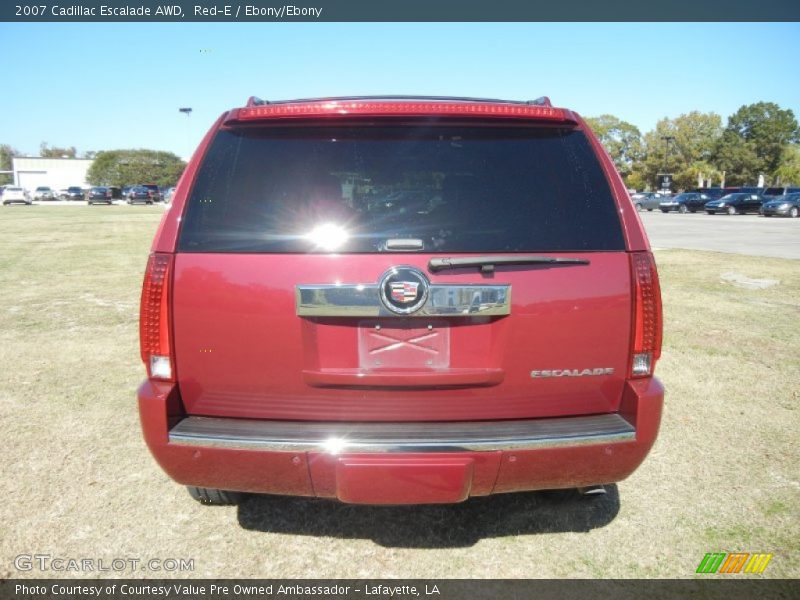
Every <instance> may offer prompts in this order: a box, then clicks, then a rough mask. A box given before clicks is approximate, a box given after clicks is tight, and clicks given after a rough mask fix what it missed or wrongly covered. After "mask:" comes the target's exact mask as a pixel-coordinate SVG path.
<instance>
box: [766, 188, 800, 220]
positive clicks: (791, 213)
mask: <svg viewBox="0 0 800 600" xmlns="http://www.w3.org/2000/svg"><path fill="white" fill-rule="evenodd" d="M761 214H762V215H764V216H765V217H778V216H780V217H795V218H796V217H797V216H798V215H800V192H795V193H794V194H786V195H784V196H778V197H777V198H772V199H769V200H767V201H766V202H764V204H762V205H761Z"/></svg>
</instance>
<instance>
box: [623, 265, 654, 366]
mask: <svg viewBox="0 0 800 600" xmlns="http://www.w3.org/2000/svg"><path fill="white" fill-rule="evenodd" d="M631 271H632V273H633V294H634V298H633V343H632V345H631V360H630V376H631V377H650V376H651V375H652V374H653V370H654V369H655V366H656V361H657V360H658V358H659V357H660V356H661V329H662V312H661V289H660V287H659V284H658V273H657V271H656V263H655V260H654V259H653V255H652V254H651V253H650V252H634V253H632V254H631Z"/></svg>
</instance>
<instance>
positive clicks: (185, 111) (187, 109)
mask: <svg viewBox="0 0 800 600" xmlns="http://www.w3.org/2000/svg"><path fill="white" fill-rule="evenodd" d="M178 112H182V113H183V114H185V115H186V148H187V152H188V153H189V154H191V150H192V143H191V140H190V139H189V138H190V137H191V132H190V129H189V117H191V116H192V109H191V108H190V107H188V106H182V107H181V108H179V109H178Z"/></svg>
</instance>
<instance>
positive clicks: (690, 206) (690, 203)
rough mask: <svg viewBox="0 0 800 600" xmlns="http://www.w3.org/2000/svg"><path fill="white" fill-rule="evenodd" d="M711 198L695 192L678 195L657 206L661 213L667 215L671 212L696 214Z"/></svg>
mask: <svg viewBox="0 0 800 600" xmlns="http://www.w3.org/2000/svg"><path fill="white" fill-rule="evenodd" d="M712 199H713V198H712V197H711V196H707V195H706V194H698V193H697V192H684V193H683V194H678V195H677V196H675V197H674V198H666V199H665V200H662V201H661V203H660V204H659V205H658V208H660V209H661V212H663V213H668V212H669V211H671V210H677V211H678V212H679V213H687V212H691V213H693V212H697V211H698V210H703V209H704V208H705V205H706V202H708V201H709V200H712Z"/></svg>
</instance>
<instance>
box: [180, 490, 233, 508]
mask: <svg viewBox="0 0 800 600" xmlns="http://www.w3.org/2000/svg"><path fill="white" fill-rule="evenodd" d="M186 489H187V490H189V495H190V496H191V497H192V498H194V499H195V500H197V501H198V502H199V503H200V504H207V505H211V506H233V505H235V504H239V501H240V500H241V499H242V494H240V493H239V492H226V491H225V490H215V489H214V488H201V487H193V486H186Z"/></svg>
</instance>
